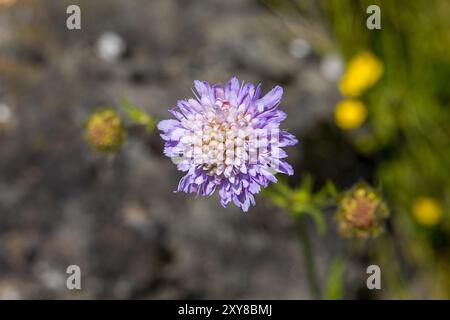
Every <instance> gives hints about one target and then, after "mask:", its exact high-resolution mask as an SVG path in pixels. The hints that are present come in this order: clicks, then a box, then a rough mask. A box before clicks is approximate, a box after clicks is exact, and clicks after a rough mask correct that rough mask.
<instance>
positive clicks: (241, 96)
mask: <svg viewBox="0 0 450 320" xmlns="http://www.w3.org/2000/svg"><path fill="white" fill-rule="evenodd" d="M195 89H196V91H197V92H195V91H193V93H194V95H195V99H192V98H191V99H188V100H180V101H178V104H177V106H178V108H173V109H171V110H169V111H170V113H172V115H173V116H174V117H175V118H176V119H170V120H163V121H161V122H159V123H158V129H159V130H160V131H162V134H161V137H162V138H163V139H164V140H165V148H164V154H165V155H166V156H168V157H170V158H171V159H172V161H173V162H174V163H175V164H177V167H178V170H180V171H183V172H187V173H186V175H185V176H184V177H183V178H182V179H181V180H180V183H179V185H178V189H177V191H178V192H180V191H183V192H186V193H197V194H201V195H211V194H213V193H214V192H215V191H216V190H218V192H219V195H220V198H221V201H220V202H221V204H222V206H224V207H226V206H227V204H228V203H229V202H231V201H233V203H234V204H235V205H236V206H238V207H239V208H241V209H242V210H243V211H247V210H248V209H249V207H250V205H255V199H254V196H253V195H254V194H256V193H258V192H259V191H260V189H261V186H263V187H267V185H268V184H269V182H270V181H272V182H277V179H276V178H275V176H274V175H275V174H276V173H278V172H281V173H285V174H288V175H292V174H293V173H294V170H293V169H292V167H291V166H290V165H289V164H288V163H287V162H286V161H284V160H283V159H284V158H286V157H287V154H286V152H285V151H284V150H283V149H282V148H283V147H286V146H292V145H295V144H296V143H297V139H296V138H295V137H294V136H293V135H292V134H290V133H288V132H286V131H281V130H279V125H280V123H281V121H283V120H284V119H286V113H284V112H282V111H281V110H278V106H279V104H280V100H281V96H282V95H283V88H281V87H280V86H276V87H275V88H273V89H272V90H271V91H270V92H269V93H268V94H266V95H265V96H264V97H261V85H258V86H257V87H256V88H255V86H254V85H253V84H251V83H245V84H244V82H242V84H239V81H238V79H237V78H232V79H231V80H230V81H228V83H227V84H226V85H225V86H224V87H222V86H221V85H220V84H216V85H214V86H211V85H210V84H208V83H207V82H206V81H195Z"/></svg>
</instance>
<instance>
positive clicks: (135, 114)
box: [120, 97, 156, 133]
mask: <svg viewBox="0 0 450 320" xmlns="http://www.w3.org/2000/svg"><path fill="white" fill-rule="evenodd" d="M120 105H121V107H122V109H123V110H124V111H125V113H126V115H127V117H128V119H130V120H131V121H132V122H134V123H136V124H139V125H143V126H145V128H146V130H147V132H149V133H151V132H153V130H155V128H156V120H155V119H154V118H153V117H151V116H150V115H148V114H147V113H145V112H144V111H142V110H141V109H139V108H138V107H136V106H134V105H132V104H131V103H130V102H129V101H128V100H127V99H126V98H125V97H121V98H120Z"/></svg>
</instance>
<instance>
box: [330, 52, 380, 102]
mask: <svg viewBox="0 0 450 320" xmlns="http://www.w3.org/2000/svg"><path fill="white" fill-rule="evenodd" d="M383 70H384V67H383V63H382V62H381V61H380V60H379V59H378V58H377V57H375V56H374V55H373V54H372V53H371V52H369V51H364V52H362V53H361V54H359V55H357V56H356V57H354V58H353V59H352V60H350V62H349V63H348V65H347V69H346V71H345V73H344V75H343V76H342V78H341V80H340V81H339V90H340V91H341V93H342V94H343V95H344V96H347V97H358V96H360V95H361V94H362V93H363V92H364V91H365V90H367V89H368V88H370V87H371V86H373V85H374V84H375V83H376V82H377V81H378V79H380V77H381V75H382V74H383Z"/></svg>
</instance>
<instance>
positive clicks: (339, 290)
mask: <svg viewBox="0 0 450 320" xmlns="http://www.w3.org/2000/svg"><path fill="white" fill-rule="evenodd" d="M346 269H347V263H346V262H345V260H344V259H343V258H340V257H338V258H335V259H334V260H333V262H332V263H331V266H330V270H329V271H328V279H327V282H326V286H325V292H324V299H327V300H339V299H342V298H343V297H344V282H345V281H344V280H345V271H346Z"/></svg>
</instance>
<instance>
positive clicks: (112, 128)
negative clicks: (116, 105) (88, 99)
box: [84, 109, 125, 153]
mask: <svg viewBox="0 0 450 320" xmlns="http://www.w3.org/2000/svg"><path fill="white" fill-rule="evenodd" d="M84 138H85V140H86V141H87V142H88V143H89V144H90V145H91V147H92V148H93V149H94V150H95V151H97V152H100V153H110V152H117V151H118V150H119V149H120V147H121V145H122V144H123V142H124V140H125V129H124V127H123V125H122V121H121V120H120V117H119V115H118V113H117V112H116V111H114V110H111V109H103V110H100V111H97V112H94V113H93V114H92V115H91V116H90V117H89V119H88V120H87V122H86V131H85V136H84Z"/></svg>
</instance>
